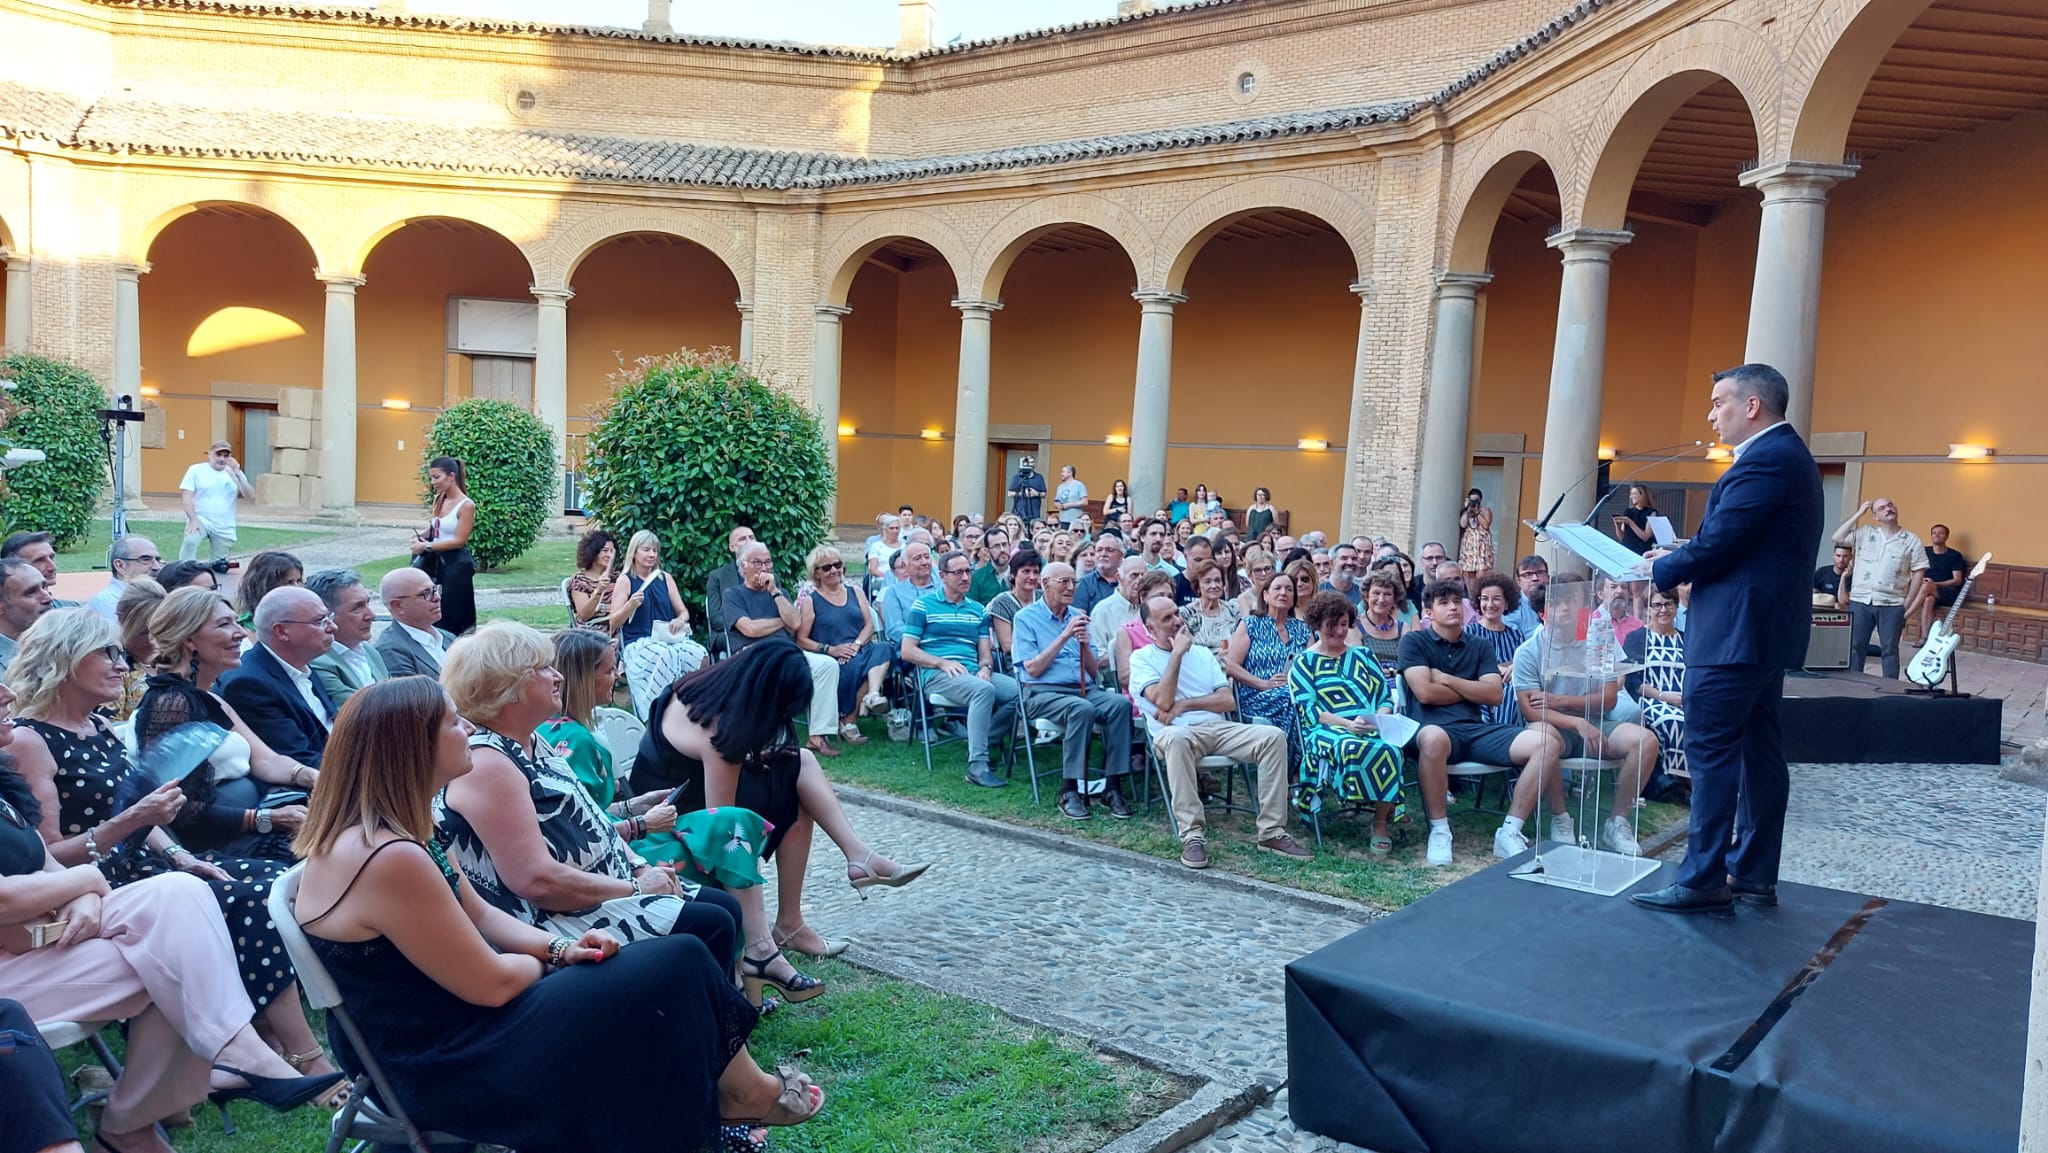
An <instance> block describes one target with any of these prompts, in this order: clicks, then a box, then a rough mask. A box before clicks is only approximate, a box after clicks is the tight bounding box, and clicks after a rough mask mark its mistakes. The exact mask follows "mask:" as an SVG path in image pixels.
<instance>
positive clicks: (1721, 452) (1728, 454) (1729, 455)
mask: <svg viewBox="0 0 2048 1153" xmlns="http://www.w3.org/2000/svg"><path fill="white" fill-rule="evenodd" d="M1734 459H1735V450H1734V449H1732V448H1729V447H1728V446H1727V445H1725V444H1717V445H1715V446H1714V447H1712V448H1710V449H1708V450H1707V460H1708V462H1709V463H1712V464H1727V463H1728V462H1729V461H1731V460H1734Z"/></svg>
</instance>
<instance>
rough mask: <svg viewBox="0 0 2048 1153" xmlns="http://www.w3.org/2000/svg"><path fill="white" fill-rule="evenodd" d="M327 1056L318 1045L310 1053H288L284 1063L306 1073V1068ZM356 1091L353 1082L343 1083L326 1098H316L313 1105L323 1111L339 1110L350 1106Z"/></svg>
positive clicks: (325, 1051)
mask: <svg viewBox="0 0 2048 1153" xmlns="http://www.w3.org/2000/svg"><path fill="white" fill-rule="evenodd" d="M326 1056H327V1050H325V1049H322V1048H321V1047H320V1046H318V1045H315V1046H313V1048H312V1050H311V1051H309V1052H305V1053H286V1054H285V1055H284V1063H285V1064H287V1065H290V1066H291V1067H292V1068H294V1069H297V1070H298V1071H299V1072H301V1073H304V1072H305V1071H306V1066H308V1065H311V1064H312V1063H313V1062H315V1061H318V1060H321V1059H323V1058H325V1057H326ZM354 1089H355V1085H354V1083H353V1082H343V1083H342V1084H340V1085H337V1086H336V1087H335V1089H334V1092H332V1093H330V1094H328V1095H327V1096H325V1097H320V1098H316V1099H315V1100H314V1102H313V1103H314V1104H315V1105H318V1106H320V1107H321V1108H322V1109H339V1108H341V1107H342V1106H343V1105H346V1104H348V1098H349V1094H350V1093H351V1092H353V1091H354Z"/></svg>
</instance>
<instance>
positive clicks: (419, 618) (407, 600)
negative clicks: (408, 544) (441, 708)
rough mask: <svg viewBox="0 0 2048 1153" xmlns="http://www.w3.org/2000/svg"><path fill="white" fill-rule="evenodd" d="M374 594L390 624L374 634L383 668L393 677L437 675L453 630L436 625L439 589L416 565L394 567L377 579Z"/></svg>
mask: <svg viewBox="0 0 2048 1153" xmlns="http://www.w3.org/2000/svg"><path fill="white" fill-rule="evenodd" d="M377 596H378V598H379V599H381V600H382V601H383V602H384V609H385V611H386V612H389V613H390V614H391V627H390V628H387V629H385V630H384V632H383V634H382V635H380V636H379V637H378V638H377V642H376V643H377V653H378V655H380V656H382V657H383V658H384V671H386V672H388V673H390V674H391V675H392V676H394V677H439V676H440V675H441V658H442V657H443V656H445V655H446V654H447V652H448V646H449V645H452V644H454V643H455V634H454V633H451V632H449V631H448V630H447V629H444V628H439V627H437V624H438V622H439V621H440V619H441V590H440V589H437V588H435V587H434V582H433V581H432V580H431V579H429V578H428V577H427V574H425V573H423V572H421V571H420V570H418V569H416V568H395V569H392V570H391V571H390V572H388V573H385V574H384V579H383V580H381V581H378V582H377Z"/></svg>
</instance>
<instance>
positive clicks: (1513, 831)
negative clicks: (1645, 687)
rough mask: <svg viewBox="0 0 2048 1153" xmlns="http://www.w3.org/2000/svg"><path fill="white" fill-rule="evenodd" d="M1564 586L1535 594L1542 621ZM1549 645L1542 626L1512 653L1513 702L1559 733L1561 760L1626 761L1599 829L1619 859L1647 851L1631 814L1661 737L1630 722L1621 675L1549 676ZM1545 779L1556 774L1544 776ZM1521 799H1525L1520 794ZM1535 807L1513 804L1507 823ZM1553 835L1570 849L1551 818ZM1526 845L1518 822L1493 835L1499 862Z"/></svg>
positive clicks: (1555, 807) (1557, 809) (1533, 721)
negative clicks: (1548, 601)
mask: <svg viewBox="0 0 2048 1153" xmlns="http://www.w3.org/2000/svg"><path fill="white" fill-rule="evenodd" d="M1566 581H1567V578H1565V577H1559V578H1558V579H1557V580H1556V581H1554V582H1552V583H1551V585H1550V586H1549V588H1547V589H1545V590H1543V591H1542V592H1540V593H1538V594H1536V596H1535V598H1534V599H1535V601H1536V615H1537V616H1539V617H1540V616H1542V615H1543V603H1544V600H1545V598H1546V597H1548V596H1550V595H1554V590H1556V589H1557V588H1558V587H1560V586H1562V585H1564V584H1565V583H1566ZM1626 592H1627V588H1626V586H1623V593H1624V594H1626ZM1549 639H1550V638H1549V637H1548V636H1547V635H1546V634H1545V631H1544V630H1543V629H1540V628H1539V629H1537V630H1536V632H1535V633H1534V634H1532V635H1531V636H1530V637H1529V639H1528V640H1526V641H1524V642H1522V647H1521V648H1519V649H1516V650H1515V661H1514V679H1513V681H1512V691H1513V693H1514V696H1515V698H1516V703H1517V704H1519V705H1520V706H1521V710H1522V716H1523V717H1524V718H1525V719H1527V720H1528V721H1529V722H1530V726H1531V727H1532V728H1533V727H1535V726H1537V725H1543V726H1547V727H1548V728H1550V729H1552V730H1554V731H1555V732H1556V734H1557V736H1558V738H1559V739H1560V741H1561V749H1560V753H1559V755H1560V756H1564V757H1595V758H1601V759H1618V760H1620V761H1621V769H1620V771H1619V773H1617V774H1616V777H1615V781H1614V803H1613V806H1612V807H1611V809H1610V810H1609V812H1608V817H1607V822H1606V823H1605V824H1603V825H1602V826H1600V844H1601V847H1603V848H1608V849H1613V850H1614V851H1615V852H1617V853H1628V854H1630V855H1634V854H1636V853H1638V852H1641V851H1642V848H1641V846H1639V845H1638V844H1636V838H1635V832H1634V830H1633V828H1632V827H1631V824H1630V821H1629V816H1630V814H1632V813H1633V812H1634V811H1635V803H1636V798H1637V797H1639V796H1641V795H1642V791H1643V781H1644V779H1645V777H1646V776H1647V774H1648V772H1649V771H1650V770H1652V769H1654V768H1655V767H1656V765H1657V758H1658V755H1659V750H1658V747H1657V738H1656V737H1655V736H1654V735H1652V734H1651V732H1650V731H1649V730H1648V729H1646V728H1644V727H1643V726H1641V725H1639V724H1636V723H1634V721H1633V720H1632V719H1631V718H1632V717H1634V716H1636V715H1637V714H1638V711H1639V710H1637V709H1636V708H1635V707H1634V702H1633V701H1629V702H1626V703H1624V702H1623V701H1622V700H1621V678H1620V677H1619V676H1617V677H1614V678H1612V679H1610V680H1606V681H1596V680H1592V679H1590V678H1587V677H1578V676H1564V675H1560V674H1555V673H1552V674H1549V675H1546V674H1545V670H1544V667H1543V665H1544V656H1545V650H1546V648H1547V647H1548V645H1549ZM1612 655H1613V658H1614V663H1615V664H1621V663H1623V662H1625V661H1626V660H1627V659H1628V657H1627V656H1626V654H1624V653H1623V652H1622V651H1621V649H1620V648H1619V647H1618V646H1617V647H1615V648H1614V650H1613V654H1612ZM1523 775H1524V776H1527V775H1528V774H1526V773H1525V774H1523ZM1542 775H1544V776H1546V777H1549V776H1555V775H1556V774H1555V773H1551V772H1545V773H1543V774H1542ZM1516 799H1517V801H1519V800H1520V791H1519V790H1517V798H1516ZM1563 807H1564V798H1563V796H1562V795H1561V794H1560V795H1559V796H1558V797H1557V798H1556V800H1555V801H1553V803H1552V810H1551V811H1552V812H1553V813H1561V812H1562V811H1563ZM1534 808H1535V805H1534V796H1533V794H1531V800H1530V805H1529V807H1527V808H1517V806H1516V805H1513V804H1511V805H1509V806H1508V812H1509V813H1510V816H1509V818H1508V820H1510V821H1513V820H1514V816H1515V815H1517V814H1518V815H1520V816H1522V817H1523V818H1524V819H1526V818H1527V817H1528V816H1529V814H1530V813H1531V812H1533V811H1534ZM1551 836H1552V838H1553V839H1554V840H1558V841H1562V842H1564V843H1565V844H1571V843H1572V839H1571V836H1570V835H1569V833H1565V834H1559V833H1558V832H1557V820H1556V817H1554V816H1553V817H1552V819H1551ZM1528 847H1529V839H1528V838H1527V837H1526V836H1523V835H1522V831H1521V828H1520V822H1516V823H1515V826H1514V827H1512V828H1511V827H1509V826H1508V825H1507V824H1505V823H1503V824H1502V826H1501V831H1500V832H1498V833H1496V834H1494V838H1493V852H1494V855H1495V856H1498V857H1512V856H1514V855H1515V854H1516V853H1519V852H1522V851H1523V850H1524V849H1527V848H1528Z"/></svg>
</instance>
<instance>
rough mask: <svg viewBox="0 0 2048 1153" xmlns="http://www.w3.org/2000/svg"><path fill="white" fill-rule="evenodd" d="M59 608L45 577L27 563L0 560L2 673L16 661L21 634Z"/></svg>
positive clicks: (0, 665) (12, 559)
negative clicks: (11, 662) (52, 610)
mask: <svg viewBox="0 0 2048 1153" xmlns="http://www.w3.org/2000/svg"><path fill="white" fill-rule="evenodd" d="M55 607H57V602H56V601H54V600H52V599H50V589H49V584H48V582H47V581H45V580H44V579H43V574H42V573H41V572H39V571H37V570H36V566H34V565H32V564H30V563H28V562H27V561H25V560H20V559H17V558H14V557H9V558H7V559H6V560H0V672H4V671H5V670H6V668H7V662H8V661H11V660H13V659H14V649H15V646H16V645H18V644H19V643H20V641H21V635H22V634H23V633H25V632H27V631H28V630H29V626H31V625H33V624H35V623H36V620H37V619H38V618H40V617H41V616H42V615H43V614H44V613H46V612H49V611H50V610H51V609H53V608H55Z"/></svg>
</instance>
